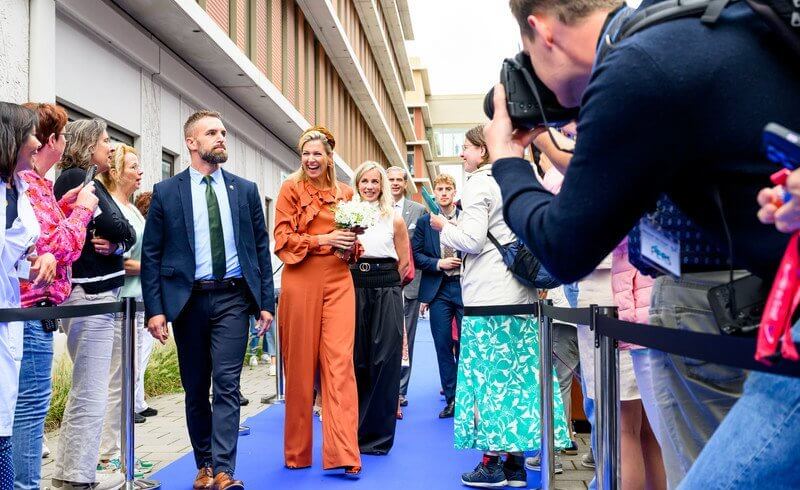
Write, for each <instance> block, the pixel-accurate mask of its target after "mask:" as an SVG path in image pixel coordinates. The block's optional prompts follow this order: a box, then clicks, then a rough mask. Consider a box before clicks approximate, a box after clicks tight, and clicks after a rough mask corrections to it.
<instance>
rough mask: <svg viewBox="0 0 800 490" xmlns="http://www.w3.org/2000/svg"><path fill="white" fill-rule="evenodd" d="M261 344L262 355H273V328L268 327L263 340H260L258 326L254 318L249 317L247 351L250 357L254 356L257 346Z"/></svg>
mask: <svg viewBox="0 0 800 490" xmlns="http://www.w3.org/2000/svg"><path fill="white" fill-rule="evenodd" d="M259 341H260V342H259ZM259 343H261V352H262V354H266V355H268V356H274V355H275V350H276V349H275V326H274V325H272V326H270V327H269V330H267V331H266V333H265V334H264V339H263V340H261V339H259V338H258V324H256V318H255V317H253V316H251V317H250V338H249V341H248V344H247V350H248V351H249V352H250V355H251V356H254V355H256V352H257V351H258V344H259Z"/></svg>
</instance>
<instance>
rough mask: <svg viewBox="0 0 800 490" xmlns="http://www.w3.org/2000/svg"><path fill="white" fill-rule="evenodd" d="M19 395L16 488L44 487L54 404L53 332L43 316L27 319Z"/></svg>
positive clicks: (19, 489) (15, 450) (15, 437)
mask: <svg viewBox="0 0 800 490" xmlns="http://www.w3.org/2000/svg"><path fill="white" fill-rule="evenodd" d="M23 343H24V348H23V352H24V354H23V356H22V369H21V371H20V375H19V397H18V398H17V408H16V410H15V412H14V433H13V434H12V436H11V442H12V444H13V446H14V489H15V490H35V489H38V488H40V487H41V484H40V481H39V480H40V478H41V470H42V435H43V434H44V419H45V417H46V416H47V410H48V409H49V408H50V392H51V371H52V367H53V333H52V332H45V331H44V330H43V329H42V323H41V322H40V321H39V320H33V321H28V322H25V333H24V338H23Z"/></svg>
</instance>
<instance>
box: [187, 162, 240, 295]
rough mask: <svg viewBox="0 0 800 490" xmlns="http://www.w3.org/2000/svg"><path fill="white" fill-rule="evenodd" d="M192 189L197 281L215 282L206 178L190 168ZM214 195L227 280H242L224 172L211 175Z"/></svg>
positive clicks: (195, 277)
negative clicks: (223, 239)
mask: <svg viewBox="0 0 800 490" xmlns="http://www.w3.org/2000/svg"><path fill="white" fill-rule="evenodd" d="M189 177H190V180H191V186H192V213H193V214H194V255H195V257H194V259H195V272H194V279H195V280H196V281H205V280H209V279H214V274H213V269H212V264H211V234H210V232H209V226H208V204H207V203H206V184H205V182H203V177H204V176H203V174H201V173H200V172H198V171H197V170H195V169H194V168H192V167H189ZM211 179H212V180H213V182H212V183H211V185H212V186H213V188H214V193H216V195H217V203H219V215H220V218H221V220H222V234H223V235H224V238H225V262H226V263H225V278H226V279H227V278H229V277H242V268H241V267H240V266H239V254H238V253H237V252H236V237H235V236H234V233H233V218H232V215H231V205H230V203H229V202H228V191H227V189H225V178H224V177H223V175H222V169H220V168H217V170H216V171H215V172H214V173H212V174H211Z"/></svg>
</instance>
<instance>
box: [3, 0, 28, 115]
mask: <svg viewBox="0 0 800 490" xmlns="http://www.w3.org/2000/svg"><path fill="white" fill-rule="evenodd" d="M28 23H29V20H28V0H2V1H0V100H4V101H7V102H16V103H22V102H26V101H27V100H28Z"/></svg>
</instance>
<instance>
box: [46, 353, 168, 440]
mask: <svg viewBox="0 0 800 490" xmlns="http://www.w3.org/2000/svg"><path fill="white" fill-rule="evenodd" d="M70 388H72V361H70V359H69V356H68V355H67V354H63V355H62V356H60V357H59V358H58V359H57V360H56V361H55V368H54V369H53V395H52V398H51V401H50V410H49V411H48V412H47V418H46V419H45V430H47V431H51V430H53V429H57V428H58V427H59V426H60V425H61V420H62V419H63V417H64V409H65V408H66V406H67V398H68V397H69V390H70ZM182 391H183V387H182V386H181V375H180V371H179V370H178V350H177V349H176V347H175V341H174V340H171V339H170V341H169V342H167V345H164V346H162V345H161V344H159V343H156V344H155V346H154V347H153V354H152V355H151V356H150V362H149V363H148V365H147V370H146V371H145V373H144V392H145V395H146V396H148V397H153V396H159V395H166V394H169V393H180V392H182Z"/></svg>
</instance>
